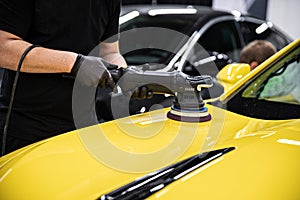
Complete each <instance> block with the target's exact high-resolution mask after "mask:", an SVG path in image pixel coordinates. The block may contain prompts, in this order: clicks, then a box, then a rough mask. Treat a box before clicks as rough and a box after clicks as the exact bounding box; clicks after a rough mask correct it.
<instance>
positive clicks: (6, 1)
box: [0, 0, 34, 39]
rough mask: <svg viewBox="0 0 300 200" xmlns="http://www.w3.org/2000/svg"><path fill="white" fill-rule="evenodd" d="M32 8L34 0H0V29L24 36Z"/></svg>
mask: <svg viewBox="0 0 300 200" xmlns="http://www.w3.org/2000/svg"><path fill="white" fill-rule="evenodd" d="M33 10H34V0H0V30H3V31H7V32H10V33H12V34H14V35H17V36H19V37H21V38H23V39H24V38H26V35H27V33H28V31H29V29H30V25H31V21H32V17H33Z"/></svg>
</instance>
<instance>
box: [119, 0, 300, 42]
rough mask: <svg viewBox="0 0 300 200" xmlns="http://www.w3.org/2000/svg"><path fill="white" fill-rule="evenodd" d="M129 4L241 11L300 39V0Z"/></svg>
mask: <svg viewBox="0 0 300 200" xmlns="http://www.w3.org/2000/svg"><path fill="white" fill-rule="evenodd" d="M122 3H123V5H129V4H153V5H155V4H189V5H204V6H209V7H212V8H217V9H222V10H229V11H231V10H239V11H240V12H242V13H248V14H250V15H252V16H255V17H258V18H261V19H265V20H269V21H271V22H273V23H274V24H276V25H277V26H278V27H279V28H280V29H282V31H284V32H285V33H287V34H288V35H289V36H291V37H292V38H293V39H296V38H300V27H299V22H298V20H299V19H300V11H299V8H300V1H299V0H284V1H282V0H226V1H224V0H123V1H122Z"/></svg>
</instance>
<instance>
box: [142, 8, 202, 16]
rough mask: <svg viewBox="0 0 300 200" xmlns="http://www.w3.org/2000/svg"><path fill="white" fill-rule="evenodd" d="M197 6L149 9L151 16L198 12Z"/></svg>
mask: <svg viewBox="0 0 300 200" xmlns="http://www.w3.org/2000/svg"><path fill="white" fill-rule="evenodd" d="M196 13H197V10H196V9H195V8H184V9H153V10H149V11H148V14H149V15H151V16H155V15H166V14H196Z"/></svg>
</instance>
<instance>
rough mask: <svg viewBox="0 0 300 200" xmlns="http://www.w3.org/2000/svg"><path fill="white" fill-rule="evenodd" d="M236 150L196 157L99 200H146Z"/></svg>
mask: <svg viewBox="0 0 300 200" xmlns="http://www.w3.org/2000/svg"><path fill="white" fill-rule="evenodd" d="M234 149H235V148H234V147H229V148H225V149H219V150H215V151H209V152H205V153H201V154H198V155H195V156H193V157H190V158H188V159H185V160H183V161H181V162H178V163H176V164H174V165H171V166H170V167H167V168H164V169H162V170H159V171H157V172H154V173H151V174H148V175H146V176H144V177H142V178H140V179H138V180H135V181H133V182H131V183H129V184H127V185H125V186H123V187H121V188H118V189H116V190H114V191H112V192H110V193H108V194H105V195H102V196H101V197H100V198H99V200H114V199H122V200H127V199H128V200H129V199H145V198H147V197H149V196H151V195H152V194H154V193H155V192H157V191H159V190H161V189H163V188H164V187H166V186H167V185H169V184H170V183H172V182H174V181H176V180H178V179H180V178H182V177H183V176H185V175H187V174H189V173H190V172H192V171H194V170H196V169H198V168H200V167H202V166H203V165H205V164H207V163H209V162H211V161H212V160H215V159H216V158H219V157H221V156H222V155H224V154H226V153H228V152H230V151H232V150H234Z"/></svg>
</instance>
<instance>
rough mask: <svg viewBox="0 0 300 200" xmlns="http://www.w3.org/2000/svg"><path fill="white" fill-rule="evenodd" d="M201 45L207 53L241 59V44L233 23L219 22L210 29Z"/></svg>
mask: <svg viewBox="0 0 300 200" xmlns="http://www.w3.org/2000/svg"><path fill="white" fill-rule="evenodd" d="M199 44H201V45H202V47H203V48H204V49H205V50H207V51H217V52H218V53H224V54H226V55H228V56H229V57H230V58H231V59H232V60H235V61H237V60H238V58H239V49H241V44H240V40H239V36H238V33H237V30H236V26H235V24H234V22H233V21H223V22H219V23H217V24H215V25H213V26H212V27H210V28H209V29H208V30H207V31H206V32H205V33H204V34H203V35H202V36H201V37H200V39H199Z"/></svg>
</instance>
